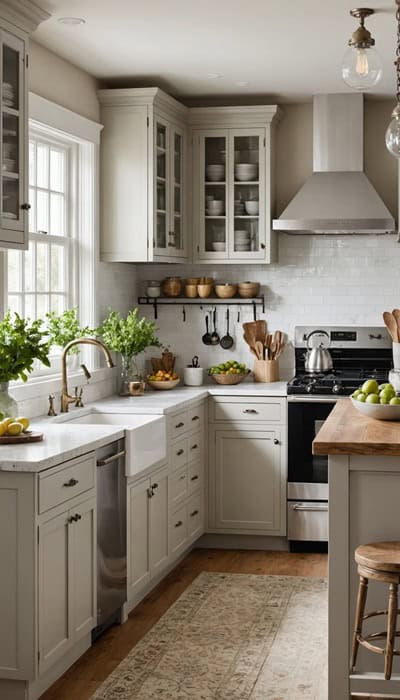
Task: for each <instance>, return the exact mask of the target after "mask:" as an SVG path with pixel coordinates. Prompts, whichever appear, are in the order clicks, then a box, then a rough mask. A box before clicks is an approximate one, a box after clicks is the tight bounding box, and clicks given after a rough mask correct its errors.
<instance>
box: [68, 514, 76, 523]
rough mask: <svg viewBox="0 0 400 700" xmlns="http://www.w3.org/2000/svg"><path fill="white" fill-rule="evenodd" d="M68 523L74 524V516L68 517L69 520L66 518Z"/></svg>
mask: <svg viewBox="0 0 400 700" xmlns="http://www.w3.org/2000/svg"><path fill="white" fill-rule="evenodd" d="M68 522H69V523H74V522H75V516H74V515H70V516H69V518H68Z"/></svg>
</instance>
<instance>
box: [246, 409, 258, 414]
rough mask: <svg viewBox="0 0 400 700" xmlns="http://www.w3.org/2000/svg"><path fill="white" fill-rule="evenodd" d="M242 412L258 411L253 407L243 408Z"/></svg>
mask: <svg viewBox="0 0 400 700" xmlns="http://www.w3.org/2000/svg"><path fill="white" fill-rule="evenodd" d="M243 413H258V411H256V409H255V408H245V409H244V411H243Z"/></svg>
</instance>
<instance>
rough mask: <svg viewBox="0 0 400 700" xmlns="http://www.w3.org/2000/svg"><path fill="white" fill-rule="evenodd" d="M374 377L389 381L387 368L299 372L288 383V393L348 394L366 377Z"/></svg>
mask: <svg viewBox="0 0 400 700" xmlns="http://www.w3.org/2000/svg"><path fill="white" fill-rule="evenodd" d="M369 378H374V379H376V380H377V382H379V384H381V383H383V382H385V381H387V371H385V370H377V369H374V370H362V369H361V370H333V371H332V372H329V373H328V374H321V373H319V374H317V373H316V374H311V373H309V372H307V373H300V374H297V375H296V376H295V377H294V378H293V379H292V380H291V381H290V382H289V383H288V394H326V395H329V394H334V395H336V396H347V395H349V394H351V393H352V392H353V391H355V390H356V389H358V387H359V386H360V384H362V383H363V381H365V379H369Z"/></svg>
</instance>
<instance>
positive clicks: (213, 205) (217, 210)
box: [206, 199, 225, 216]
mask: <svg viewBox="0 0 400 700" xmlns="http://www.w3.org/2000/svg"><path fill="white" fill-rule="evenodd" d="M206 206H207V209H206V211H207V214H208V216H222V215H223V213H224V210H225V202H224V201H223V199H209V200H208V201H207V205H206Z"/></svg>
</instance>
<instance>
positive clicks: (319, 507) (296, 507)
mask: <svg viewBox="0 0 400 700" xmlns="http://www.w3.org/2000/svg"><path fill="white" fill-rule="evenodd" d="M293 510H303V511H307V512H316V513H318V512H326V511H327V510H328V504H326V505H324V504H322V503H321V505H319V504H315V505H307V504H303V503H296V504H295V505H294V506H293Z"/></svg>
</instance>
